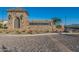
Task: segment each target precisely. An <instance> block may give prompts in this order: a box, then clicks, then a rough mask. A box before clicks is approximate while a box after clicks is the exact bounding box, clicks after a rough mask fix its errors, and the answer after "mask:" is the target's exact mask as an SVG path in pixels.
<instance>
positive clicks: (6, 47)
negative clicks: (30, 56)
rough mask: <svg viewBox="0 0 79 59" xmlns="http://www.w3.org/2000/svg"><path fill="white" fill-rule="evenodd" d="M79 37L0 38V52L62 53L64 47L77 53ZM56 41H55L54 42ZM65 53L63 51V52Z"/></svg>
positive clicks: (2, 36)
mask: <svg viewBox="0 0 79 59" xmlns="http://www.w3.org/2000/svg"><path fill="white" fill-rule="evenodd" d="M78 36H79V35H51V37H50V35H43V36H24V37H23V36H22V37H21V36H4V35H1V36H0V51H1V52H62V50H64V49H65V48H63V49H60V48H61V47H62V46H60V45H59V44H60V43H61V45H63V46H64V47H66V48H68V49H70V50H71V51H79V37H78ZM55 40H57V41H55ZM64 52H65V51H64Z"/></svg>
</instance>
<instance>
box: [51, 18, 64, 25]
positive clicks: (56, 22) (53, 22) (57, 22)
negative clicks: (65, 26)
mask: <svg viewBox="0 0 79 59" xmlns="http://www.w3.org/2000/svg"><path fill="white" fill-rule="evenodd" d="M51 20H52V24H53V25H55V26H57V25H60V23H61V22H62V21H61V19H60V18H57V17H54V18H52V19H51Z"/></svg>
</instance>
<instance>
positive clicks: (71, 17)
mask: <svg viewBox="0 0 79 59" xmlns="http://www.w3.org/2000/svg"><path fill="white" fill-rule="evenodd" d="M11 8H14V7H0V20H7V19H8V18H7V10H8V9H11ZM23 9H24V10H26V11H27V12H28V13H29V16H28V18H29V20H34V19H35V20H38V19H40V20H43V19H44V20H50V19H51V18H53V17H58V18H60V19H62V23H63V24H79V7H23Z"/></svg>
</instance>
